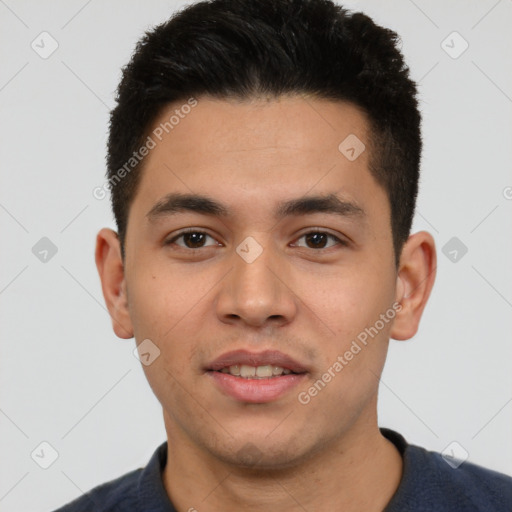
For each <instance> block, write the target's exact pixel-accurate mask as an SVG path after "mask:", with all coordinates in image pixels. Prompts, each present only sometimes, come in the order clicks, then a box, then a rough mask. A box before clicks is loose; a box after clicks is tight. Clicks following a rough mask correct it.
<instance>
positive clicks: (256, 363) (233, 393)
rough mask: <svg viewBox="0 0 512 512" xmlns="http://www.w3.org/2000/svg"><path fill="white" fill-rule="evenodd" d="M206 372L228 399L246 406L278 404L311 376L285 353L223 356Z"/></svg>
mask: <svg viewBox="0 0 512 512" xmlns="http://www.w3.org/2000/svg"><path fill="white" fill-rule="evenodd" d="M205 371H206V373H207V375H209V376H210V377H211V378H212V379H213V381H214V383H215V384H216V387H217V388H218V389H219V390H220V391H221V392H222V393H223V394H224V395H227V396H229V397H231V398H234V399H235V400H237V401H240V402H246V403H266V402H271V401H274V400H277V399H278V398H280V397H281V396H283V395H284V394H286V393H287V392H289V391H290V390H291V389H292V388H293V387H295V386H297V385H298V384H299V383H300V382H301V381H302V380H303V379H304V378H305V377H306V374H307V373H308V370H307V368H306V367H305V365H302V364H301V363H299V362H297V361H295V360H294V359H293V358H291V357H290V356H287V355H286V354H283V353H281V352H278V351H264V352H259V353H253V352H248V351H245V350H237V351H234V352H228V353H226V354H223V355H222V356H220V357H219V358H217V359H216V360H215V361H213V362H212V363H210V364H209V365H208V367H207V368H205Z"/></svg>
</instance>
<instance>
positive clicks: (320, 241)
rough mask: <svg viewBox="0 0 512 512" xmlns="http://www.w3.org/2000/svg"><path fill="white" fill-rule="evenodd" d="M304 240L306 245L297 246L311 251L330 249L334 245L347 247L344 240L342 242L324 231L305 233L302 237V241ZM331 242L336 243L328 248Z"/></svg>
mask: <svg viewBox="0 0 512 512" xmlns="http://www.w3.org/2000/svg"><path fill="white" fill-rule="evenodd" d="M302 238H304V239H305V243H306V245H302V244H296V245H298V246H299V247H307V248H309V249H328V248H330V247H332V246H334V245H338V244H339V245H347V244H346V243H345V242H344V241H343V240H340V239H339V238H338V237H336V236H334V235H331V234H330V233H326V232H324V231H310V232H309V233H305V234H304V235H302V236H301V237H300V238H299V240H300V239H302ZM329 240H333V241H334V243H332V244H331V245H329V246H327V244H328V243H329Z"/></svg>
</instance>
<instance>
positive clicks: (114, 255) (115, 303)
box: [95, 228, 133, 339]
mask: <svg viewBox="0 0 512 512" xmlns="http://www.w3.org/2000/svg"><path fill="white" fill-rule="evenodd" d="M95 260H96V268H97V269H98V274H99V276H100V280H101V288H102V291H103V297H104V298H105V303H106V305H107V309H108V311H109V313H110V318H111V319H112V327H113V329H114V332H115V333H116V335H117V336H118V337H119V338H123V339H129V338H133V326H132V322H131V319H130V315H129V311H128V300H127V295H126V280H125V275H124V265H123V260H122V257H121V246H120V242H119V237H118V235H117V233H116V232H115V231H113V230H111V229H108V228H103V229H102V230H101V231H100V232H99V233H98V235H97V237H96V252H95Z"/></svg>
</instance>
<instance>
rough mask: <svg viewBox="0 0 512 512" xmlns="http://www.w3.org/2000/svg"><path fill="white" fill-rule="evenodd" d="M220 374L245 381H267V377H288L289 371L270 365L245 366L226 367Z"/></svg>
mask: <svg viewBox="0 0 512 512" xmlns="http://www.w3.org/2000/svg"><path fill="white" fill-rule="evenodd" d="M220 371H221V372H222V373H229V374H231V375H235V376H237V377H243V378H245V379H267V378H269V377H278V376H280V375H289V374H290V373H292V372H291V370H288V369H287V368H282V367H281V366H272V365H270V364H266V365H262V366H249V365H247V364H242V365H238V364H235V365H232V366H226V367H225V368H222V370H220Z"/></svg>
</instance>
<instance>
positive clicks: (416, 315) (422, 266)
mask: <svg viewBox="0 0 512 512" xmlns="http://www.w3.org/2000/svg"><path fill="white" fill-rule="evenodd" d="M436 268H437V257H436V246H435V242H434V239H433V238H432V236H431V235H430V234H429V233H427V232H426V231H420V232H418V233H415V234H414V235H412V236H410V237H409V239H408V240H407V242H406V243H405V244H404V247H403V249H402V254H401V256H400V264H399V268H398V275H397V282H396V301H397V302H399V303H400V304H401V306H402V308H401V309H400V311H397V314H396V316H395V319H394V322H393V327H392V329H391V332H390V336H391V338H394V339H395V340H408V339H409V338H412V337H413V336H414V335H415V334H416V332H417V331H418V326H419V323H420V319H421V315H422V314H423V310H424V309H425V306H426V304H427V300H428V298H429V296H430V292H431V291H432V287H433V286H434V280H435V277H436Z"/></svg>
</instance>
